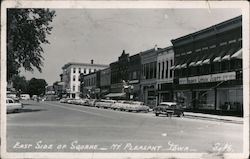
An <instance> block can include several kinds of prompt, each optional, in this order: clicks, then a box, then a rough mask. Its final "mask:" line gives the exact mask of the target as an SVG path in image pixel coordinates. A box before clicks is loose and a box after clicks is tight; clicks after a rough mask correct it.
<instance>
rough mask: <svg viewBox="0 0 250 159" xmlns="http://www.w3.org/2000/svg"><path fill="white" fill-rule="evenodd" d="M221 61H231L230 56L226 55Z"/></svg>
mask: <svg viewBox="0 0 250 159" xmlns="http://www.w3.org/2000/svg"><path fill="white" fill-rule="evenodd" d="M221 60H222V61H223V60H230V55H225V56H224V57H222V59H221Z"/></svg>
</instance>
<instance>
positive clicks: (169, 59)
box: [156, 46, 174, 102]
mask: <svg viewBox="0 0 250 159" xmlns="http://www.w3.org/2000/svg"><path fill="white" fill-rule="evenodd" d="M173 66H174V51H173V47H172V46H170V47H166V48H163V49H161V50H159V51H158V55H157V74H156V76H157V88H158V97H159V98H158V102H163V101H171V100H172V95H173V94H172V86H173V85H172V84H173V77H174V71H173V70H172V67H173Z"/></svg>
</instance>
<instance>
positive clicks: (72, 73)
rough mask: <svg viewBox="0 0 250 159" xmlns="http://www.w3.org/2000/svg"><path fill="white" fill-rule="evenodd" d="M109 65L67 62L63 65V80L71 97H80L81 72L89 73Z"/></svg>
mask: <svg viewBox="0 0 250 159" xmlns="http://www.w3.org/2000/svg"><path fill="white" fill-rule="evenodd" d="M107 67H108V65H102V64H94V63H93V60H91V63H90V64H88V63H73V62H72V63H67V64H65V65H64V66H63V67H62V70H63V74H62V80H63V83H64V89H65V92H66V93H67V96H68V97H69V98H76V99H78V98H79V95H80V93H81V92H80V74H81V73H83V74H84V75H87V74H89V73H93V72H96V71H98V70H101V69H105V68H107Z"/></svg>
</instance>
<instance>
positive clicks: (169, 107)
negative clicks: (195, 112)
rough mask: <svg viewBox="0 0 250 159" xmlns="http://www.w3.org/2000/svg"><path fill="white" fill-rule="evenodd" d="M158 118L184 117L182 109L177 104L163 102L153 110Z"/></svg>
mask: <svg viewBox="0 0 250 159" xmlns="http://www.w3.org/2000/svg"><path fill="white" fill-rule="evenodd" d="M153 111H154V113H155V115H156V116H159V115H160V114H164V115H167V116H172V115H177V116H178V117H181V116H184V111H183V109H182V107H181V106H180V105H179V104H177V103H175V102H162V103H160V104H159V105H158V106H156V107H155V108H154V109H153Z"/></svg>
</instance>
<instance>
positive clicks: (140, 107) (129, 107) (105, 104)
mask: <svg viewBox="0 0 250 159" xmlns="http://www.w3.org/2000/svg"><path fill="white" fill-rule="evenodd" d="M60 102H61V103H69V104H77V105H84V106H91V107H97V108H104V109H113V110H120V111H128V112H132V111H133V112H149V107H148V106H146V105H144V104H143V102H138V101H126V100H118V101H116V100H107V99H97V100H95V99H61V100H60Z"/></svg>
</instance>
